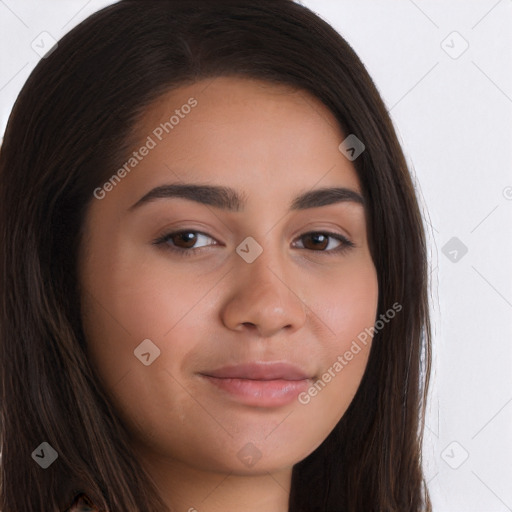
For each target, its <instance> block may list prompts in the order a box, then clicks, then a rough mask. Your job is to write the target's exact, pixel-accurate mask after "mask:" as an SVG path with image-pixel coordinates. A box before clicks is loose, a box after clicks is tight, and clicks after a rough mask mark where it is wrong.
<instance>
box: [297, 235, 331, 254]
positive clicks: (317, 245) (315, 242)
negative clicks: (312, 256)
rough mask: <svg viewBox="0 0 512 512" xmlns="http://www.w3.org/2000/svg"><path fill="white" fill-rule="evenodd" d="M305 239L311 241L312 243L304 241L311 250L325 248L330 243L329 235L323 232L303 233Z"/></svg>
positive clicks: (305, 245)
mask: <svg viewBox="0 0 512 512" xmlns="http://www.w3.org/2000/svg"><path fill="white" fill-rule="evenodd" d="M302 238H303V240H306V241H309V242H310V243H304V247H305V248H306V249H311V250H313V251H314V250H316V249H319V250H324V249H325V248H326V247H327V246H328V245H329V237H328V236H326V235H324V234H323V233H308V234H306V235H303V237H302Z"/></svg>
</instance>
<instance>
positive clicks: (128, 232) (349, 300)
mask: <svg viewBox="0 0 512 512" xmlns="http://www.w3.org/2000/svg"><path fill="white" fill-rule="evenodd" d="M191 97H194V98H195V99H196V100H197V102H198V104H197V106H196V107H195V108H193V109H192V110H191V112H190V113H189V114H188V115H186V116H185V117H184V118H183V119H180V122H179V124H178V125H176V126H175V127H174V129H173V131H172V132H171V133H170V134H169V135H167V136H166V137H165V138H163V140H162V141H160V142H158V144H157V146H156V147H155V148H154V149H152V150H151V151H150V152H149V154H148V155H147V156H145V157H144V158H143V159H142V161H141V162H140V163H138V165H137V166H136V167H135V168H133V170H132V171H131V172H130V173H129V174H128V175H127V176H126V177H124V178H123V180H122V181H121V182H120V183H118V184H117V185H116V186H115V187H114V188H113V189H112V190H111V191H109V192H108V193H107V194H106V195H105V197H104V198H103V199H101V200H98V199H93V200H92V202H91V204H90V208H89V210H88V212H87V217H86V223H85V226H84V227H85V235H84V238H83V244H82V248H81V249H82V250H81V256H80V261H79V279H80V283H81V286H82V298H83V304H82V308H83V309H82V316H83V325H84V331H85V334H86V338H87V342H88V349H89V355H90V359H91V361H92V364H93V366H94V368H95V369H96V371H97V373H98V376H99V378H100V379H101V381H102V383H103V385H104V387H105V389H106V390H107V392H108V394H109V395H110V397H111V399H112V401H113V403H114V405H115V407H116V409H117V410H118V411H119V414H120V415H121V417H122V419H123V421H124V422H125V424H126V426H127V428H128V431H129V432H130V435H131V439H132V442H133V447H134V449H135V451H136V453H137V456H138V459H139V461H140V463H142V464H143V465H144V466H145V467H146V468H147V470H148V471H149V473H150V475H151V476H152V477H153V479H154V480H155V482H156V484H157V486H158V488H159V490H160V492H161V493H162V496H163V498H164V499H165V501H166V502H167V503H168V505H169V506H172V507H174V508H173V510H178V511H189V510H190V511H191V512H192V511H193V510H194V509H195V510H198V511H200V512H216V511H221V510H222V511H226V510H244V511H246V512H256V511H264V512H285V511H287V510H288V498H289V490H290V483H291V471H292V466H293V465H294V464H296V463H297V462H299V461H300V460H302V459H304V458H305V457H306V456H307V455H309V454H310V453H311V452H312V451H313V450H314V449H315V448H317V447H318V446H319V445H320V444H321V443H322V441H323V440H324V439H325V438H326V437H327V435H328V434H329V433H330V432H331V431H332V429H333V428H334V427H335V425H336V424H337V423H338V421H339V420H340V418H341V417H342V416H343V414H344V413H345V411H346V409H347V408H348V405H349V404H350V402H351V400H352V398H353V397H354V395H355V392H356V391H357V388H358V386H359V383H360V381H361V378H362V375H363V373H364V370H365V367H366V363H367V358H368V354H369V349H370V346H371V339H370V342H369V343H368V344H367V345H366V346H362V350H361V351H360V352H359V353H358V354H357V355H355V356H354V357H353V359H352V360H351V361H350V362H349V363H348V364H347V365H346V366H345V367H344V368H343V370H342V371H340V372H339V373H336V376H335V377H334V378H332V379H331V381H330V382H329V383H328V384H327V385H326V386H325V387H324V388H323V389H322V391H321V392H319V393H318V394H317V395H316V396H315V397H312V398H311V400H310V402H309V403H308V404H306V405H304V404H302V403H299V401H298V400H296V399H295V400H293V401H292V402H291V403H289V404H286V405H284V406H279V407H258V406H254V405H248V404H246V403H240V402H239V401H237V400H236V399H235V398H233V397H231V396H230V395H228V394H226V393H223V392H221V390H219V389H217V388H216V387H215V386H213V385H212V384H210V383H209V382H207V381H205V379H204V378H203V377H201V376H200V375H199V373H200V372H204V371H207V370H212V369H215V368H218V367H220V366H223V365H226V364H235V363H238V362H247V361H289V362H293V363H294V364H296V365H298V366H300V367H301V368H303V369H304V370H306V371H307V372H308V375H311V376H312V382H314V381H316V380H317V379H318V378H319V377H321V376H322V374H324V373H325V372H326V371H327V369H328V368H330V367H332V366H333V364H334V363H335V362H336V361H337V358H338V356H340V355H343V354H344V353H345V352H346V351H347V350H349V348H350V346H351V343H352V342H353V340H355V339H356V337H357V335H358V334H359V333H361V332H362V331H363V330H364V329H365V328H367V327H370V326H373V324H374V321H375V318H376V313H377V298H378V285H377V275H376V270H375V267H374V264H373V261H372V258H371V255H370V252H369V247H368V240H367V233H366V217H365V211H364V208H363V207H362V205H360V204H357V203H355V202H342V203H335V204H330V205H327V206H320V207H315V208H311V209H308V210H304V211H289V208H288V207H289V204H290V202H291V201H292V199H293V198H294V197H295V196H297V195H298V194H299V193H301V192H306V191H309V190H312V189H318V188H323V187H335V186H336V187H346V188H350V189H352V190H354V191H356V192H359V193H360V194H361V193H362V192H361V188H360V184H359V181H358V177H357V174H356V172H355V169H354V167H353V164H352V162H350V161H349V160H348V159H347V158H345V156H344V155H343V154H342V153H341V152H340V151H339V150H338V146H339V144H340V143H341V141H342V140H343V139H344V138H345V136H344V135H343V134H342V132H341V131H340V129H339V127H338V125H337V122H336V120H335V118H334V116H333V115H332V113H331V112H330V111H329V110H328V109H327V108H326V107H325V106H324V105H323V104H322V103H321V102H319V101H318V100H317V99H316V98H314V97H313V96H312V95H310V94H309V93H307V92H304V91H297V90H292V89H290V88H288V87H286V86H277V85H275V84H267V83H264V82H259V81H256V80H249V79H244V78H237V77H220V78H216V79H215V80H213V81H211V80H208V81H201V82H197V83H195V84H193V85H187V86H183V87H180V88H178V89H175V90H173V91H171V92H170V93H166V94H165V95H164V96H162V97H161V98H160V99H159V100H158V101H157V102H155V103H154V104H152V105H151V106H150V108H148V110H147V112H146V115H145V116H144V118H143V119H142V121H141V122H140V126H138V128H137V130H138V133H139V135H140V141H141V143H140V144H139V145H138V146H137V148H139V147H140V145H142V144H143V143H144V142H145V141H146V139H147V137H148V136H149V135H151V134H152V133H153V130H154V129H155V128H156V127H157V126H159V125H160V123H162V122H164V121H166V120H168V119H169V117H170V116H171V115H172V114H173V112H174V111H175V109H177V108H180V106H182V105H183V104H185V103H187V100H188V99H189V98H191ZM153 138H155V137H153ZM137 148H134V149H137ZM120 165H122V163H121V164H120ZM183 182H187V183H197V184H199V183H201V184H205V183H207V184H209V185H221V186H229V187H232V188H234V189H235V190H236V191H237V192H238V193H240V194H244V197H245V199H246V204H245V206H244V208H243V209H242V210H240V211H227V210H222V209H220V208H216V207H214V206H211V205H204V204H200V203H197V202H195V201H191V200H188V199H183V198H163V199H156V200H153V201H150V202H147V203H145V204H143V205H141V206H140V207H137V208H134V209H133V210H129V208H130V207H131V206H132V205H133V204H134V203H136V202H137V201H138V200H139V199H140V198H141V197H142V196H143V195H145V194H146V193H147V192H148V191H150V190H151V189H152V188H154V187H156V186H160V185H163V184H170V183H183ZM181 229H187V230H188V231H193V232H194V233H195V234H196V235H197V238H196V242H195V245H193V244H194V242H193V241H192V243H185V242H184V241H181V244H180V240H179V239H176V238H174V239H171V240H170V241H168V242H167V247H169V246H174V247H176V246H178V247H182V248H183V247H184V248H185V250H187V247H191V246H192V247H195V248H199V247H203V248H202V249H201V250H199V251H198V252H196V254H195V255H191V256H189V257H181V256H179V255H176V254H174V253H173V252H171V251H170V250H169V249H168V248H167V249H166V247H165V244H161V245H155V244H153V242H154V241H155V240H156V239H158V238H159V237H161V236H162V235H164V234H167V233H169V232H174V231H178V230H181ZM194 230H195V231H194ZM197 231H200V233H197ZM311 231H314V232H316V233H318V232H325V231H329V232H333V233H335V234H341V235H343V236H345V237H347V238H348V239H349V240H350V241H352V242H353V243H354V244H355V246H354V247H352V248H349V249H348V250H346V251H343V252H341V253H337V254H336V253H334V252H332V250H334V249H336V248H337V247H339V246H340V242H338V241H337V240H336V239H335V238H328V239H327V241H325V242H323V243H319V242H317V243H316V244H315V243H314V240H313V242H312V241H311V239H309V238H308V237H303V236H302V235H303V234H305V233H308V232H311ZM201 233H205V234H206V236H205V235H202V234H201ZM189 236H192V237H193V235H189ZM248 236H250V237H252V238H253V239H254V240H256V241H257V242H258V244H259V245H260V246H261V247H262V249H263V252H262V253H261V254H260V255H259V256H258V257H257V258H256V259H255V260H254V261H253V262H252V263H248V262H246V261H245V260H244V259H242V258H241V257H240V256H239V254H238V253H237V252H236V251H235V249H236V248H237V246H238V245H239V244H240V243H241V242H242V241H243V240H244V239H245V238H246V237H248ZM188 250H189V251H190V249H188ZM329 251H330V253H329ZM144 339H150V340H152V342H153V343H154V344H155V345H156V346H157V347H158V348H159V349H160V356H159V357H158V358H156V359H155V360H154V362H152V363H151V364H150V365H149V366H145V365H144V364H142V363H141V362H140V361H139V359H137V358H136V357H135V356H134V350H135V349H136V348H137V346H138V345H139V344H140V343H141V342H142V340H144ZM248 443H252V445H254V446H255V447H256V449H254V448H250V449H249V450H252V452H254V453H258V454H259V455H261V458H260V459H259V460H258V461H257V462H256V463H255V464H254V465H252V466H251V467H249V466H248V465H247V464H244V463H243V461H242V460H241V459H240V458H239V457H238V456H237V453H238V452H239V451H240V450H241V449H242V448H243V447H244V446H246V445H247V444H248ZM247 449H248V448H246V450H247ZM252 452H251V453H252Z"/></svg>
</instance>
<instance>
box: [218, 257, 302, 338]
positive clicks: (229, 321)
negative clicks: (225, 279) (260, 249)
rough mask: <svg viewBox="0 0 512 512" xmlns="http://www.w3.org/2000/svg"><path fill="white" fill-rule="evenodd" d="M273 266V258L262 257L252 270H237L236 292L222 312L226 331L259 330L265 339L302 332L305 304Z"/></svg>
mask: <svg viewBox="0 0 512 512" xmlns="http://www.w3.org/2000/svg"><path fill="white" fill-rule="evenodd" d="M269 263H270V262H269V254H268V253H267V254H265V255H264V254H262V255H260V256H259V257H258V258H257V259H256V260H255V261H254V262H253V263H251V264H250V267H246V268H243V267H242V269H241V270H240V269H239V270H237V273H236V276H235V277H234V280H233V281H234V283H235V284H234V291H233V293H232V294H231V295H230V298H229V300H227V302H226V303H225V304H224V307H223V309H222V316H223V322H224V324H225V325H226V327H228V328H230V329H233V330H238V331H240V330H249V331H254V330H256V331H258V332H259V334H260V335H261V336H262V337H271V336H272V335H274V334H275V333H276V332H279V331H280V330H282V329H287V330H292V329H298V328H300V327H301V326H302V325H303V324H304V322H305V319H306V312H305V305H304V303H303V302H302V300H301V299H299V297H298V294H297V292H295V291H293V290H292V286H293V284H292V285H291V286H290V284H287V283H286V281H285V279H286V278H285V279H283V278H282V277H279V276H278V275H277V274H276V272H275V271H274V270H272V269H271V268H270V266H269ZM244 264H245V265H247V264H246V263H244Z"/></svg>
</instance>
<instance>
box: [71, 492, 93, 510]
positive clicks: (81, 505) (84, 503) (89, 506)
mask: <svg viewBox="0 0 512 512" xmlns="http://www.w3.org/2000/svg"><path fill="white" fill-rule="evenodd" d="M65 512H98V509H97V508H96V507H95V506H94V504H93V503H92V502H91V501H90V500H89V499H88V498H87V496H86V495H85V494H80V495H79V496H77V497H76V498H75V500H74V501H73V503H72V504H71V507H69V508H68V509H67V510H66V511H65Z"/></svg>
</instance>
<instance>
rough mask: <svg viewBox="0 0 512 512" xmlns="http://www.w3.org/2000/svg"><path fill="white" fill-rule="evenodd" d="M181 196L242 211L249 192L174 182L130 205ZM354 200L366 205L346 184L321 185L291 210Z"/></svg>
mask: <svg viewBox="0 0 512 512" xmlns="http://www.w3.org/2000/svg"><path fill="white" fill-rule="evenodd" d="M170 198H181V199H188V200H189V201H195V202H197V203H200V204H205V205H209V206H214V207H216V208H220V209H222V210H228V211H232V212H239V211H242V210H243V208H244V205H245V203H246V200H247V196H246V195H245V194H239V193H238V192H237V191H236V190H234V189H232V188H229V187H223V186H218V185H201V184H192V183H179V184H178V183H174V184H169V185H161V186H159V187H156V188H154V189H152V190H150V191H149V192H148V193H147V194H145V195H144V196H143V197H141V198H140V199H139V200H138V201H137V202H136V203H135V204H133V205H132V206H130V208H128V211H133V210H135V209H137V208H139V207H140V206H142V205H143V204H146V203H149V202H152V201H155V200H157V199H170ZM345 202H351V203H355V204H360V205H362V206H364V204H365V201H364V199H363V197H362V196H361V195H360V194H359V193H358V192H356V191H355V190H352V189H349V188H345V187H330V188H319V189H315V190H310V191H307V192H304V193H302V194H300V195H298V196H297V197H295V198H294V199H293V200H292V202H291V203H290V206H289V209H290V210H307V209H309V208H317V207H320V206H327V205H331V204H336V203H345Z"/></svg>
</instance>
